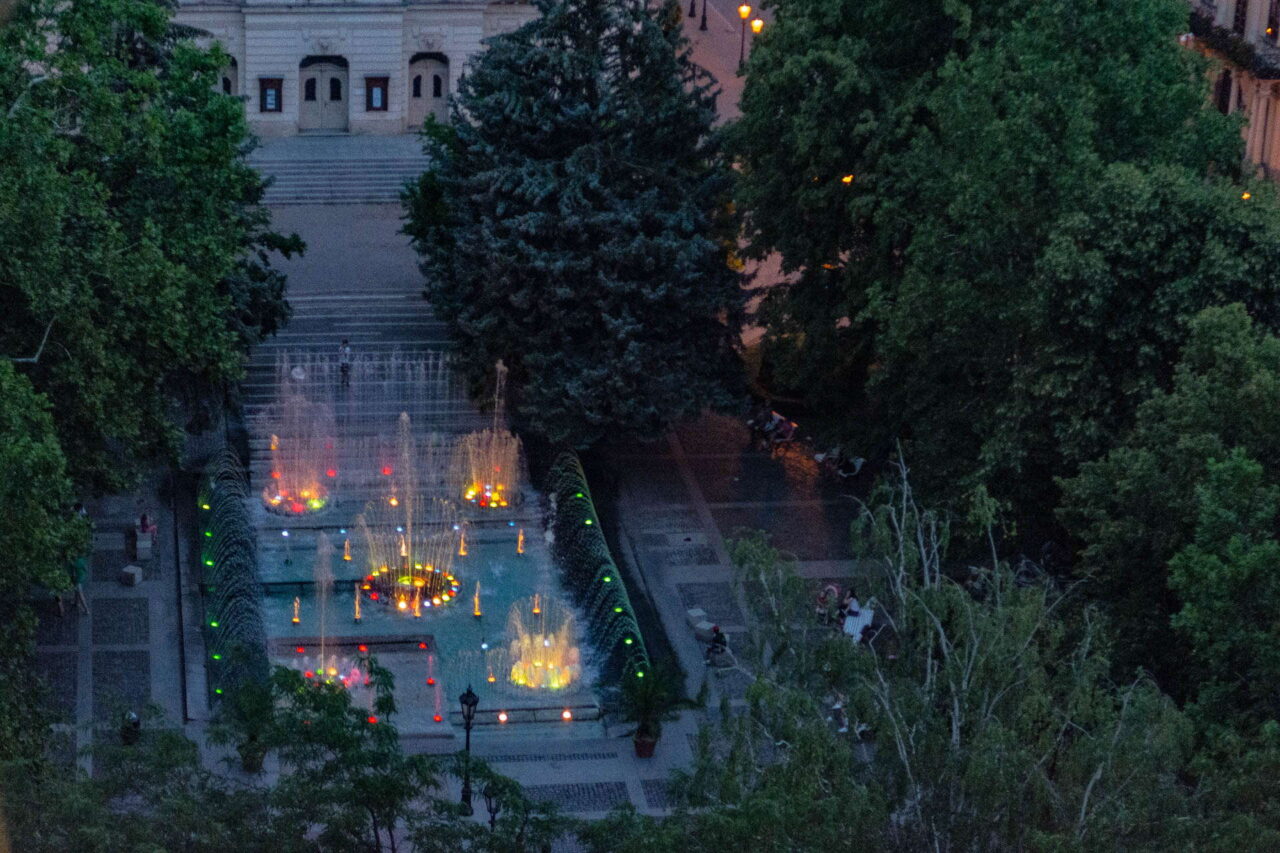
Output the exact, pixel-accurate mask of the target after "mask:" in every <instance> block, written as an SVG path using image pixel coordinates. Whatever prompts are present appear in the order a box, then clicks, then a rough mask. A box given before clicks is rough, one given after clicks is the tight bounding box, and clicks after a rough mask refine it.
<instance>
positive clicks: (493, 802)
mask: <svg viewBox="0 0 1280 853" xmlns="http://www.w3.org/2000/svg"><path fill="white" fill-rule="evenodd" d="M484 807H485V808H486V809H488V810H489V831H490V832H493V830H494V829H496V828H497V826H498V812H500V811H502V800H501V799H499V797H498V791H497V790H496V789H495V788H494V787H493V783H492V782H486V783H485V786H484Z"/></svg>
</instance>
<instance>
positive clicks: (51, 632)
mask: <svg viewBox="0 0 1280 853" xmlns="http://www.w3.org/2000/svg"><path fill="white" fill-rule="evenodd" d="M37 615H38V616H39V619H40V621H39V622H38V623H37V624H36V645H37V646H74V645H77V644H78V643H79V642H80V618H81V615H82V614H81V611H80V610H79V605H77V604H76V603H75V601H74V600H72V598H71V596H70V595H68V596H67V602H66V615H64V616H59V615H58V607H57V605H55V604H50V605H48V606H43V607H41V608H40V610H39V612H38V614H37Z"/></svg>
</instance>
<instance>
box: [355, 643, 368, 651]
mask: <svg viewBox="0 0 1280 853" xmlns="http://www.w3.org/2000/svg"><path fill="white" fill-rule="evenodd" d="M357 648H359V649H360V651H362V652H367V651H369V647H368V646H366V645H365V644H364V643H361V644H360V645H359V646H358V647H357Z"/></svg>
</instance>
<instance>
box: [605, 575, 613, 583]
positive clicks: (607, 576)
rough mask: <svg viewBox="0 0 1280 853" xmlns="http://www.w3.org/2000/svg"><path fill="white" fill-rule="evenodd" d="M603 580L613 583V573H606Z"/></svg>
mask: <svg viewBox="0 0 1280 853" xmlns="http://www.w3.org/2000/svg"><path fill="white" fill-rule="evenodd" d="M603 580H604V582H605V583H612V582H613V575H605V576H604V578H603Z"/></svg>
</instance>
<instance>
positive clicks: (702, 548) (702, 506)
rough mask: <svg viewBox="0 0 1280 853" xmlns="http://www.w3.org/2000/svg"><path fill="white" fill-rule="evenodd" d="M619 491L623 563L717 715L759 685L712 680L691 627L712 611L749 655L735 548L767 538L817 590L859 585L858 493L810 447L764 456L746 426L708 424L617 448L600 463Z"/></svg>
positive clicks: (725, 676) (716, 673) (731, 678)
mask: <svg viewBox="0 0 1280 853" xmlns="http://www.w3.org/2000/svg"><path fill="white" fill-rule="evenodd" d="M599 455H600V457H601V460H602V462H603V463H604V465H605V466H606V467H607V469H608V471H609V474H610V476H611V477H612V478H614V479H615V481H616V483H617V485H618V504H617V516H618V521H619V524H620V528H621V530H620V532H621V534H622V537H621V538H622V550H623V553H622V554H620V555H616V556H618V557H619V558H622V559H626V560H627V561H628V562H629V563H630V565H631V566H632V567H633V568H638V569H639V573H640V576H641V577H642V578H643V580H644V584H645V586H646V588H647V591H648V594H649V597H650V599H651V600H652V601H653V603H654V604H655V606H656V608H657V610H658V614H659V617H660V618H661V620H662V624H663V627H664V628H665V629H666V633H667V636H668V637H669V638H670V640H671V643H672V646H673V647H674V649H675V652H676V655H677V656H678V658H679V660H680V663H681V665H682V666H683V668H684V670H685V672H686V674H687V676H688V681H687V683H686V687H687V689H688V691H689V693H690V695H693V694H695V693H696V692H697V691H698V689H699V688H700V686H701V684H702V680H703V677H704V673H707V676H706V677H707V679H708V685H709V687H710V688H711V691H712V698H711V701H710V703H709V707H711V708H715V707H716V706H717V704H718V701H719V697H720V696H727V697H728V698H729V699H730V701H731V703H737V702H740V701H741V699H742V697H743V694H744V693H745V691H746V688H747V687H748V686H749V684H750V683H751V677H750V675H749V673H748V672H746V671H744V670H742V669H710V670H708V669H707V667H706V665H705V663H704V660H703V653H704V651H705V649H706V646H705V645H704V644H703V643H701V642H699V641H698V640H697V639H696V638H695V637H694V635H693V631H692V629H691V628H690V627H689V626H688V624H687V622H686V619H685V611H686V610H688V609H689V608H695V607H696V608H701V609H702V610H704V611H705V612H706V614H707V619H708V620H709V621H711V622H712V623H715V624H718V625H720V627H721V629H722V630H723V631H724V632H725V633H726V634H727V635H728V638H729V648H730V650H733V649H734V648H741V646H742V644H743V643H742V640H743V638H744V637H745V633H746V631H747V627H748V625H747V613H748V609H747V607H746V605H745V602H744V601H743V599H742V596H741V591H740V589H739V588H738V586H737V584H736V583H735V570H734V567H733V564H732V561H731V560H730V558H729V552H728V548H727V546H726V542H727V541H729V540H732V539H733V538H735V537H737V536H739V535H741V533H742V532H744V531H750V530H763V531H765V532H766V533H768V534H769V538H770V542H771V544H773V546H774V547H776V548H779V549H780V550H783V551H786V552H789V553H791V554H793V555H794V556H795V557H796V559H797V561H798V563H797V570H798V572H799V573H800V575H801V576H802V577H804V578H806V579H809V580H810V581H811V582H812V584H813V586H814V587H815V591H816V588H818V587H820V586H822V585H823V584H825V583H826V582H828V581H831V582H834V583H836V584H837V585H840V586H841V587H842V588H843V587H844V586H847V585H848V584H849V582H850V581H851V580H852V579H854V578H855V577H856V576H857V575H858V574H859V573H860V571H859V568H858V566H857V564H856V563H855V561H854V560H853V559H852V558H851V555H850V554H851V552H850V541H849V528H850V524H851V522H852V521H853V519H854V517H855V514H856V512H857V503H856V501H855V499H854V495H855V491H857V492H860V491H861V490H863V489H865V487H866V486H867V485H868V484H867V483H863V482H859V481H858V479H856V478H855V479H854V480H852V481H850V482H847V483H840V482H836V480H838V478H835V477H832V476H831V475H827V474H824V473H823V472H822V471H821V469H820V467H819V465H818V463H817V462H815V461H814V459H813V455H812V451H811V449H809V448H806V447H804V446H803V445H800V444H795V445H789V446H786V447H783V448H778V449H774V450H772V451H768V450H763V451H762V450H757V449H755V448H754V447H753V446H752V442H751V436H750V433H749V430H748V429H747V427H746V424H745V423H744V422H743V421H742V420H741V419H735V418H731V417H726V416H722V415H711V414H708V415H704V416H703V417H702V418H700V419H699V420H697V421H694V422H692V423H689V424H686V425H684V426H682V427H680V428H679V429H677V430H675V431H674V432H673V433H672V434H671V435H669V436H668V437H667V438H666V439H664V440H662V441H659V442H655V443H652V444H632V445H626V446H614V447H611V448H607V449H605V450H604V451H602V452H601V453H600V454H599Z"/></svg>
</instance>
